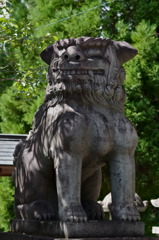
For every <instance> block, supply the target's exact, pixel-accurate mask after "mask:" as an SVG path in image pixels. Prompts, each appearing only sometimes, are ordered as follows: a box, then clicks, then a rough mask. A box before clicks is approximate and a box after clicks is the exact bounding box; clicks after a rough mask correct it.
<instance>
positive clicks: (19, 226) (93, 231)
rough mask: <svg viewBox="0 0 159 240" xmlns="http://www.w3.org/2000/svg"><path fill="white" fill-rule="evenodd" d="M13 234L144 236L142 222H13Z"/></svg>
mask: <svg viewBox="0 0 159 240" xmlns="http://www.w3.org/2000/svg"><path fill="white" fill-rule="evenodd" d="M11 230H12V231H13V232H19V233H27V234H36V235H44V236H52V237H58V238H62V237H65V238H93V237H94V238H104V237H115V236H118V237H128V236H129V237H130V236H133V237H139V236H143V235H144V223H142V222H117V221H88V222H85V223H68V222H63V223H62V222H53V221H48V222H40V221H36V220H13V221H12V224H11Z"/></svg>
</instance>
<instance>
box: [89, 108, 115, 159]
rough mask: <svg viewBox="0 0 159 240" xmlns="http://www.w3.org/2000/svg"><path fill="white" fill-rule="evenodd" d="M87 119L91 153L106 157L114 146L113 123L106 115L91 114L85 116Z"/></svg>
mask: <svg viewBox="0 0 159 240" xmlns="http://www.w3.org/2000/svg"><path fill="white" fill-rule="evenodd" d="M85 117H86V118H87V122H88V124H87V134H86V138H87V143H88V149H89V151H90V152H91V153H93V154H95V155H98V156H104V155H106V154H107V153H108V152H109V151H110V150H111V148H112V144H113V122H112V121H110V120H109V119H108V118H107V117H106V116H105V115H104V114H101V113H99V112H91V113H88V114H85Z"/></svg>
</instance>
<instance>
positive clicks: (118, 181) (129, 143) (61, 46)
mask: <svg viewBox="0 0 159 240" xmlns="http://www.w3.org/2000/svg"><path fill="white" fill-rule="evenodd" d="M136 54H137V50H136V49H135V48H134V47H132V46H131V45H130V44H128V43H126V42H122V41H113V40H111V39H102V38H93V37H80V38H75V39H74V38H72V39H64V40H60V41H57V42H56V43H54V44H51V45H50V46H48V47H47V48H46V49H45V50H44V51H42V53H41V58H42V60H44V61H45V62H46V63H47V64H48V65H49V68H48V74H47V79H48V86H47V89H46V96H45V101H44V103H43V104H42V105H41V106H40V108H39V109H38V111H37V112H36V114H35V117H34V125H33V129H32V130H31V131H30V133H29V135H28V137H27V139H26V140H25V141H23V142H21V143H19V144H18V145H17V147H16V149H15V152H14V163H15V172H14V179H15V180H14V181H15V204H14V205H15V206H14V207H15V214H16V218H19V219H37V220H51V219H52V220H59V221H63V222H65V221H70V222H85V221H87V220H100V219H102V218H103V210H102V207H101V206H100V205H99V204H98V203H97V199H98V197H99V193H100V189H101V168H102V166H104V165H105V164H106V163H108V164H109V168H110V181H111V192H112V206H111V215H112V219H113V220H119V221H122V220H124V221H139V219H140V216H139V213H138V211H137V209H136V207H135V206H134V194H135V162H134V152H135V149H136V145H137V133H136V130H135V128H134V127H133V125H132V124H131V123H130V121H129V120H128V119H127V118H126V117H125V116H124V102H125V99H126V93H125V90H124V87H123V82H124V79H125V71H124V68H123V66H122V64H123V63H125V62H127V61H129V60H130V59H131V58H133V57H134V56H135V55H136Z"/></svg>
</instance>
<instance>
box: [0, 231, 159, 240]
mask: <svg viewBox="0 0 159 240" xmlns="http://www.w3.org/2000/svg"><path fill="white" fill-rule="evenodd" d="M69 239H70V240H158V239H159V238H157V237H111V238H110V237H108V238H93V237H92V238H69ZM0 240H66V238H53V237H45V236H34V235H27V234H18V233H10V232H8V233H0Z"/></svg>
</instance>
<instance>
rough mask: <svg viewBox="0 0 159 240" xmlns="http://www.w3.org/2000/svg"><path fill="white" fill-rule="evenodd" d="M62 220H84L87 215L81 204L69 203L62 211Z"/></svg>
mask: <svg viewBox="0 0 159 240" xmlns="http://www.w3.org/2000/svg"><path fill="white" fill-rule="evenodd" d="M62 220H63V221H65V222H76V223H79V222H86V221H87V215H86V213H85V211H84V210H83V208H82V206H81V205H78V204H70V205H69V206H67V207H66V208H65V209H64V211H63V216H62Z"/></svg>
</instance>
